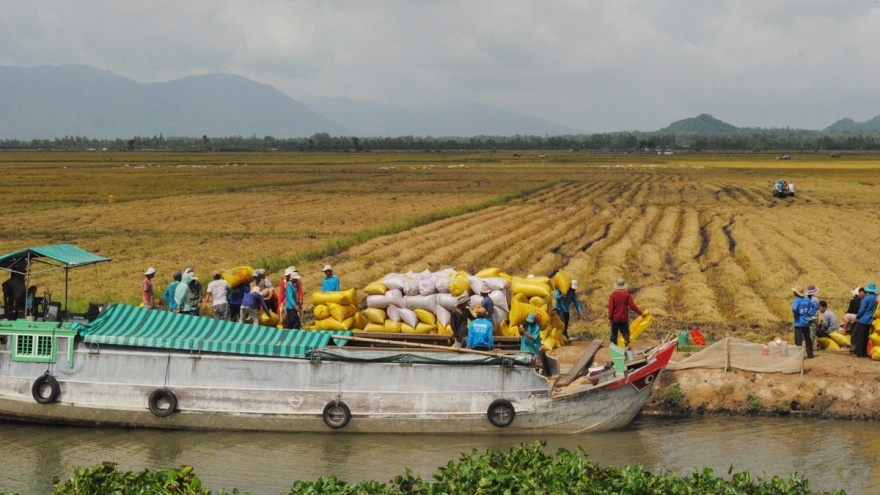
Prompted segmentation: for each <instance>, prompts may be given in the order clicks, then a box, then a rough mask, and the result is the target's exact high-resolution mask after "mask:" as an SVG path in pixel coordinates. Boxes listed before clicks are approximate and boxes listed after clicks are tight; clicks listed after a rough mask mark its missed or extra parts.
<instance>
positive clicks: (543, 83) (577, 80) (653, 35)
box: [0, 0, 880, 131]
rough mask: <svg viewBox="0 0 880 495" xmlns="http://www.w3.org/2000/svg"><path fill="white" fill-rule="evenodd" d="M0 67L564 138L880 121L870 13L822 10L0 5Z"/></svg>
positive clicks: (849, 4)
mask: <svg viewBox="0 0 880 495" xmlns="http://www.w3.org/2000/svg"><path fill="white" fill-rule="evenodd" d="M0 11H2V14H0V64H4V65H23V66H36V65H41V64H57V63H82V64H89V65H95V66H97V67H100V68H102V69H108V70H112V71H113V72H116V73H117V74H120V75H123V76H127V77H131V78H133V79H135V80H138V81H144V82H147V81H159V80H168V79H174V78H178V77H183V76H187V75H192V74H201V73H208V72H231V73H235V74H239V75H242V76H245V77H249V78H252V79H255V80H257V81H260V82H264V83H267V84H273V85H275V86H277V87H278V88H279V89H281V90H282V91H285V92H286V93H288V94H290V95H291V96H292V97H294V98H308V97H335V96H347V97H351V98H354V99H361V100H375V101H378V102H383V103H390V104H396V105H400V106H409V107H417V106H424V105H432V104H442V103H452V102H461V101H479V102H483V103H486V104H490V105H494V106H498V107H501V108H504V109H507V110H511V111H515V112H523V113H529V114H532V115H536V116H540V117H544V118H547V119H549V120H555V121H558V122H561V123H565V124H568V125H572V126H575V127H579V128H583V129H588V130H596V131H604V130H620V129H635V128H638V129H642V130H650V129H656V128H659V127H662V126H665V125H666V124H668V123H669V122H671V121H673V120H676V119H679V118H684V117H688V116H693V115H696V114H698V113H702V112H710V113H713V114H714V115H715V116H716V117H718V118H721V119H723V120H726V121H729V122H731V123H733V124H736V125H751V126H759V125H760V126H792V127H810V128H820V127H824V126H826V125H828V124H830V123H832V122H833V121H835V120H836V119H838V118H841V117H844V116H850V117H853V118H856V119H867V118H870V117H872V116H874V115H876V114H880V95H878V93H877V92H876V90H875V86H876V81H877V80H878V76H880V68H878V67H877V65H878V64H877V63H876V61H877V60H878V59H880V37H878V36H877V35H876V32H877V26H880V10H878V4H876V3H874V2H864V1H845V2H833V3H831V2H827V1H820V0H808V1H804V0H773V1H763V2H752V1H744V0H743V1H734V0H729V1H725V2H698V1H674V0H666V1H656V2H635V1H631V0H619V1H614V2H608V1H573V0H559V1H554V2H537V1H525V0H507V1H500V0H493V1H485V2H466V1H453V0H449V1H435V2H405V1H400V0H397V1H385V2H377V1H369V0H366V1H360V2H354V1H326V2H319V1H282V0H274V1H204V2H175V1H159V2H149V3H129V2H110V1H92V2H89V1H83V2H14V1H0Z"/></svg>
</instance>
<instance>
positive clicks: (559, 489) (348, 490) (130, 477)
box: [0, 442, 845, 495]
mask: <svg viewBox="0 0 880 495" xmlns="http://www.w3.org/2000/svg"><path fill="white" fill-rule="evenodd" d="M544 445H545V443H544V442H536V443H534V444H532V445H530V446H525V445H523V446H520V447H513V448H511V449H510V450H509V451H508V452H506V453H504V452H498V451H493V450H489V451H487V452H486V453H485V454H482V455H480V454H479V452H478V451H477V450H474V451H472V452H471V454H469V455H462V456H461V458H460V459H459V461H458V463H456V462H454V461H449V463H448V464H447V465H446V466H444V467H441V468H440V469H439V470H438V473H437V474H435V475H434V476H433V478H434V480H433V481H428V480H423V479H422V478H421V477H419V476H415V475H413V474H412V472H411V471H410V470H409V469H406V470H405V472H404V474H402V475H399V476H395V477H394V479H393V480H391V481H389V482H388V483H381V482H379V481H374V480H371V481H359V482H356V483H347V482H345V481H342V480H340V479H338V478H336V477H335V476H333V475H330V476H322V477H321V478H319V479H317V480H316V481H295V482H294V483H293V486H292V487H291V489H290V491H289V492H287V494H289V495H318V494H322V495H355V494H358V495H361V494H363V495H374V494H375V495H386V494H388V495H391V494H401V495H402V494H424V495H440V494H468V495H470V494H483V495H495V494H498V495H502V494H504V495H508V494H510V495H514V494H529V495H533V494H585V495H590V494H612V493H617V494H625V493H629V494H640V495H666V494H689V495H710V494H711V495H715V494H719V493H730V494H737V495H809V494H812V493H813V492H811V491H810V489H809V482H808V481H807V480H806V479H804V478H801V477H799V476H797V473H793V474H792V475H791V476H790V477H789V478H788V479H783V478H780V477H778V476H774V477H772V478H770V479H767V477H766V476H762V477H760V478H752V476H751V474H750V473H749V472H748V471H743V472H741V473H735V474H732V471H733V468H732V467H731V469H730V470H729V471H728V473H727V474H728V475H730V479H724V478H722V477H720V476H716V475H715V472H714V471H713V470H712V469H710V468H703V470H702V471H700V470H699V469H697V468H694V470H693V472H692V473H691V474H690V475H688V476H682V477H679V476H677V475H676V474H674V473H659V474H653V473H650V472H648V471H645V469H644V467H643V466H642V465H641V464H637V465H635V466H625V467H622V468H616V467H611V466H604V467H602V466H599V465H598V464H596V463H594V462H592V461H590V460H589V459H588V458H587V456H586V454H584V452H583V451H582V450H580V449H578V450H577V451H575V452H570V451H568V450H566V449H559V450H558V451H557V453H556V455H555V456H553V455H548V454H546V453H545V452H544V450H543V447H544ZM71 469H72V471H73V475H72V476H71V478H70V479H69V480H66V481H63V482H62V481H60V480H58V479H57V478H56V479H55V480H53V483H54V487H53V492H52V493H53V494H55V495H74V494H76V495H89V494H105V493H114V494H120V495H128V494H132V495H134V494H145V493H150V494H187V495H190V494H191V495H209V494H211V493H213V492H212V491H211V490H209V489H207V488H205V487H203V486H202V482H201V480H200V479H199V478H198V477H197V476H196V475H195V474H194V473H193V468H192V467H191V466H184V467H182V468H180V469H163V470H159V471H156V472H150V471H148V470H145V471H140V472H131V471H129V472H125V473H123V472H121V471H119V470H117V469H116V464H115V463H111V462H105V463H103V464H99V465H96V466H92V467H74V468H71ZM216 493H217V494H218V495H219V494H226V493H228V492H226V491H224V490H220V491H218V492H216ZM232 493H240V492H239V491H238V490H233V492H232ZM816 493H817V494H818V493H826V492H816ZM827 493H828V494H829V495H845V492H844V491H843V490H834V491H831V492H827ZM0 495H2V494H0ZM282 495H285V494H282Z"/></svg>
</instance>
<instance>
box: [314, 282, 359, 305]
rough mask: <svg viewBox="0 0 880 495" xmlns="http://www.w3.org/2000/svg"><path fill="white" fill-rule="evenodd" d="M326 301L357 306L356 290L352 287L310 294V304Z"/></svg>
mask: <svg viewBox="0 0 880 495" xmlns="http://www.w3.org/2000/svg"><path fill="white" fill-rule="evenodd" d="M327 303H336V304H342V305H348V304H351V305H354V306H357V303H358V300H357V291H355V289H354V287H352V288H351V289H348V290H341V291H339V292H315V293H313V294H312V304H314V305H316V306H317V305H318V304H327Z"/></svg>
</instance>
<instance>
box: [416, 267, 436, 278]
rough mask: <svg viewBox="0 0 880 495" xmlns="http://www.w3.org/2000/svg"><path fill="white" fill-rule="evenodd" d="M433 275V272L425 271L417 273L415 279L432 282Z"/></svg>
mask: <svg viewBox="0 0 880 495" xmlns="http://www.w3.org/2000/svg"><path fill="white" fill-rule="evenodd" d="M432 276H433V275H432V274H431V270H428V269H425V271H423V272H421V273H416V276H415V277H414V278H415V279H416V280H430V278H431V277H432Z"/></svg>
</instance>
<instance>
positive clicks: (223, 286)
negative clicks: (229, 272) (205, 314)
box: [204, 270, 230, 321]
mask: <svg viewBox="0 0 880 495" xmlns="http://www.w3.org/2000/svg"><path fill="white" fill-rule="evenodd" d="M229 290H230V287H229V282H227V281H226V280H223V277H222V276H221V275H220V270H215V271H214V280H213V281H212V282H211V283H210V284H208V292H207V293H206V294H205V304H204V305H205V306H206V307H207V306H208V298H211V310H212V315H213V317H214V319H215V320H224V321H227V320H229V301H228V299H227V297H226V296H227V295H228V294H229Z"/></svg>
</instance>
